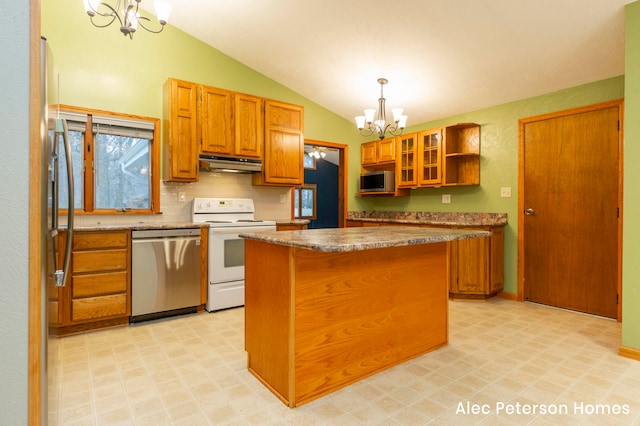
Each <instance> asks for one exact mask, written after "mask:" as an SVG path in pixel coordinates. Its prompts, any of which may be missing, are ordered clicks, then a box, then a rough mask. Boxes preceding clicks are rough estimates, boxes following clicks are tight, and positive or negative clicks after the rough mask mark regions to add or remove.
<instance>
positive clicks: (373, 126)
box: [356, 78, 407, 139]
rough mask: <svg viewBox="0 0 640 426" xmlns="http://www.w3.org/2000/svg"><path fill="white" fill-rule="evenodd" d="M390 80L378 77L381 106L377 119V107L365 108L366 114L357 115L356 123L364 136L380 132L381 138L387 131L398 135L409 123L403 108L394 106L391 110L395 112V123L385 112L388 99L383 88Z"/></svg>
mask: <svg viewBox="0 0 640 426" xmlns="http://www.w3.org/2000/svg"><path fill="white" fill-rule="evenodd" d="M388 82H389V81H388V80H387V79H386V78H379V79H378V83H380V98H378V103H379V106H378V116H377V117H376V119H375V120H374V119H373V116H374V114H375V113H376V110H375V109H365V110H364V115H360V116H358V117H356V125H357V126H358V130H360V134H361V135H362V136H371V135H373V134H375V133H377V134H378V137H379V138H380V139H384V138H385V135H386V134H387V133H389V134H390V135H393V136H398V135H401V134H402V130H403V129H404V128H405V126H406V124H407V116H406V115H402V111H403V109H402V108H393V109H392V110H391V111H392V113H393V123H387V118H386V112H385V102H386V99H385V98H384V94H383V88H384V85H385V84H387V83H388ZM365 124H366V127H365Z"/></svg>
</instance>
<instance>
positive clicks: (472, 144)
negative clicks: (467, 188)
mask: <svg viewBox="0 0 640 426" xmlns="http://www.w3.org/2000/svg"><path fill="white" fill-rule="evenodd" d="M443 151H444V160H443V166H444V170H443V172H442V175H443V179H442V183H443V185H479V184H480V126H479V125H478V124H475V123H462V124H456V125H454V126H448V127H446V128H445V135H444V149H443Z"/></svg>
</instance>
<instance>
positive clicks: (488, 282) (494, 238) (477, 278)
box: [347, 220, 504, 300]
mask: <svg viewBox="0 0 640 426" xmlns="http://www.w3.org/2000/svg"><path fill="white" fill-rule="evenodd" d="M393 225H394V226H400V225H403V226H422V227H424V226H429V227H434V228H441V227H445V228H460V227H456V226H450V225H447V226H444V225H443V226H437V225H418V224H416V225H413V224H407V223H399V222H370V221H361V220H347V227H352V226H393ZM464 228H465V229H474V230H482V231H490V232H491V237H486V238H470V239H466V240H456V241H451V242H449V243H448V248H447V255H448V256H447V257H448V267H447V281H448V282H449V298H451V299H477V300H484V299H489V298H491V297H494V296H496V295H497V294H498V293H500V292H501V291H502V290H503V289H504V226H465V227H464Z"/></svg>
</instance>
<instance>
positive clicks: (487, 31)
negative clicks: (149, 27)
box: [147, 0, 631, 125]
mask: <svg viewBox="0 0 640 426" xmlns="http://www.w3.org/2000/svg"><path fill="white" fill-rule="evenodd" d="M147 1H149V0H147ZM170 2H171V3H172V4H173V10H172V12H171V16H170V19H169V23H170V24H171V25H174V26H176V27H178V28H180V29H181V30H183V31H185V32H187V33H189V34H191V35H192V36H194V37H196V38H198V39H200V40H202V41H203V42H205V43H207V44H209V45H211V46H213V47H215V48H216V49H218V50H220V51H222V52H223V53H225V54H226V55H228V56H230V57H232V58H235V59H237V60H238V61H240V62H242V63H244V64H246V65H247V66H249V67H251V68H253V69H255V70H256V71H258V72H260V73H262V74H264V75H266V76H268V77H269V78H271V79H273V80H275V81H277V82H279V83H281V84H283V85H285V86H287V87H289V88H290V89H292V90H294V91H296V92H298V93H300V94H301V95H303V96H305V97H307V98H309V99H310V100H312V101H314V102H316V103H318V104H320V105H322V106H323V107H325V108H327V109H329V110H331V111H333V112H335V113H336V114H339V115H340V116H343V117H345V118H346V119H349V120H352V119H353V117H354V116H356V115H362V110H363V108H366V107H369V108H376V106H377V99H378V96H379V93H380V86H379V85H378V83H377V82H376V80H377V79H378V78H379V77H385V78H387V79H388V80H389V83H388V84H387V85H386V86H385V89H384V90H385V97H386V98H387V109H388V111H390V108H392V107H394V106H400V107H404V108H405V114H407V115H408V117H409V121H408V125H412V124H418V123H423V122H426V121H429V120H433V119H438V118H443V117H448V116H451V115H455V114H459V113H464V112H470V111H474V110H477V109H481V108H485V107H489V106H493V105H498V104H502V103H505V102H509V101H514V100H518V99H523V98H527V97H532V96H537V95H542V94H545V93H549V92H553V91H556V90H559V89H564V88H567V87H572V86H577V85H580V84H585V83H590V82H594V81H598V80H602V79H606V78H609V77H614V76H619V75H622V74H624V5H625V4H626V3H630V2H631V0H397V1H395V2H388V1H386V2H382V1H379V0H367V1H365V0H323V1H319V0H315V1H314V0H233V1H229V0H170ZM149 6H150V5H149ZM149 6H147V7H149ZM149 8H150V9H152V8H151V7H149ZM389 114H390V112H389Z"/></svg>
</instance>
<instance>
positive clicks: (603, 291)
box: [519, 102, 622, 318]
mask: <svg viewBox="0 0 640 426" xmlns="http://www.w3.org/2000/svg"><path fill="white" fill-rule="evenodd" d="M621 108H622V105H621V102H615V103H607V104H602V105H599V106H593V107H590V108H584V109H580V110H574V111H568V112H565V113H560V114H558V115H547V116H541V117H537V118H536V117H533V118H530V119H525V120H521V122H520V135H521V146H520V155H521V163H520V164H521V170H520V177H521V179H522V180H521V183H520V192H521V194H520V201H521V202H520V208H521V211H520V218H519V219H520V221H519V223H520V226H519V229H520V233H521V244H520V246H519V247H520V253H519V256H524V264H523V265H522V264H521V269H523V271H520V274H521V275H520V276H521V278H522V277H523V280H522V283H521V285H522V287H523V289H524V299H525V300H530V301H533V302H539V303H543V304H547V305H553V306H558V307H562V308H567V309H572V310H576V311H581V312H588V313H592V314H596V315H602V316H606V317H611V318H616V317H617V316H618V306H617V303H618V288H619V255H620V254H619V244H618V242H619V220H620V219H619V198H620V197H619V185H620V184H619V176H620V168H619V164H620V158H619V156H620V147H621V138H620V130H619V129H620V128H621V127H620V126H621V123H620V117H621Z"/></svg>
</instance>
